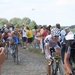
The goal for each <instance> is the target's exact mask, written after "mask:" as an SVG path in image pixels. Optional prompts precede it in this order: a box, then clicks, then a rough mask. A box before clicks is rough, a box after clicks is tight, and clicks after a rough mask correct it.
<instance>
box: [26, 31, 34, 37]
mask: <svg viewBox="0 0 75 75" xmlns="http://www.w3.org/2000/svg"><path fill="white" fill-rule="evenodd" d="M26 34H27V38H32V37H33V34H32V31H31V30H26Z"/></svg>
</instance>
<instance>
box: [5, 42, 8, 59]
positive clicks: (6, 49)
mask: <svg viewBox="0 0 75 75" xmlns="http://www.w3.org/2000/svg"><path fill="white" fill-rule="evenodd" d="M5 54H6V59H8V45H7V43H6V45H5Z"/></svg>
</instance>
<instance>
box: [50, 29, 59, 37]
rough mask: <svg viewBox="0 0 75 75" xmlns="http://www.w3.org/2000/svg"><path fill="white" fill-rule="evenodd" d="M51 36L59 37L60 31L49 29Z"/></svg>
mask: <svg viewBox="0 0 75 75" xmlns="http://www.w3.org/2000/svg"><path fill="white" fill-rule="evenodd" d="M51 34H52V35H53V36H59V35H60V30H59V29H58V28H52V29H51Z"/></svg>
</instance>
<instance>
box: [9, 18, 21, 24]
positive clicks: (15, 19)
mask: <svg viewBox="0 0 75 75" xmlns="http://www.w3.org/2000/svg"><path fill="white" fill-rule="evenodd" d="M9 23H11V24H13V25H17V24H21V19H20V18H15V17H14V18H12V19H10V21H9Z"/></svg>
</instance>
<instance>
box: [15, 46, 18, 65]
mask: <svg viewBox="0 0 75 75" xmlns="http://www.w3.org/2000/svg"><path fill="white" fill-rule="evenodd" d="M16 46H17V45H15V53H16V63H17V65H18V64H19V60H18V49H17V48H16Z"/></svg>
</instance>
